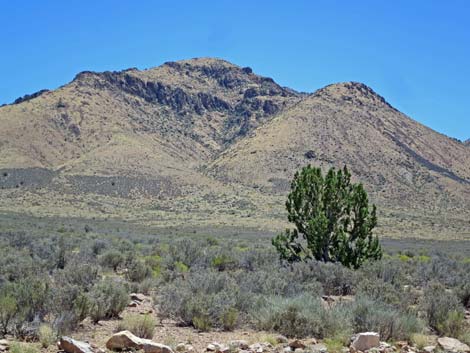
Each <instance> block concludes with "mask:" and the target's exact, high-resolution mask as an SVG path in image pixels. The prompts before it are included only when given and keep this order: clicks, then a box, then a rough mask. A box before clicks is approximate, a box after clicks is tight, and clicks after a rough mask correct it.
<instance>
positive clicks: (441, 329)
mask: <svg viewBox="0 0 470 353" xmlns="http://www.w3.org/2000/svg"><path fill="white" fill-rule="evenodd" d="M421 307H422V310H423V311H424V313H425V315H426V319H427V321H428V324H429V326H430V327H431V328H433V329H434V330H436V331H437V333H438V334H440V335H448V336H452V337H457V336H458V335H459V334H460V333H461V332H462V330H463V325H464V320H463V306H462V305H461V303H460V301H459V299H458V297H457V296H456V295H455V294H454V293H453V292H450V291H447V290H446V288H445V287H444V286H443V285H442V284H439V283H436V282H435V283H431V284H430V285H429V286H428V287H427V288H426V289H425V291H424V296H423V298H422V302H421Z"/></svg>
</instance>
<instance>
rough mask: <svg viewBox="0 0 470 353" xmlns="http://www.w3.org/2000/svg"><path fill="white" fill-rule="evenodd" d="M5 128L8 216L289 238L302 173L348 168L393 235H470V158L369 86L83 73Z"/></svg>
mask: <svg viewBox="0 0 470 353" xmlns="http://www.w3.org/2000/svg"><path fill="white" fill-rule="evenodd" d="M0 127H1V128H2V129H1V131H3V132H0V150H1V152H2V153H1V154H0V169H1V170H0V172H2V173H3V175H5V174H7V176H6V177H5V176H4V177H3V178H2V177H0V187H1V188H2V189H1V190H0V195H2V196H3V199H5V200H7V202H6V203H5V205H4V206H3V208H1V207H0V211H1V210H2V209H3V210H7V209H12V210H16V211H18V212H32V213H38V214H44V215H58V216H61V215H63V214H64V212H65V211H64V209H66V210H67V212H68V213H69V214H75V215H78V214H80V215H82V216H84V217H94V216H92V215H95V216H96V213H97V209H99V210H100V211H99V213H98V214H101V215H102V216H103V217H104V215H106V217H109V216H113V217H120V216H122V215H123V214H125V215H126V217H130V218H131V219H134V220H136V221H139V222H141V221H142V222H157V223H159V222H160V223H161V224H162V225H167V224H168V223H171V222H174V221H175V220H180V221H183V222H187V223H188V224H195V225H201V224H204V225H207V226H209V225H213V226H215V225H220V224H231V225H233V226H242V227H243V226H250V227H253V226H254V227H259V228H270V229H271V228H275V229H277V228H278V227H279V226H282V225H283V224H285V220H284V210H283V207H282V205H283V198H284V197H285V194H286V192H287V190H288V186H289V182H290V178H291V177H292V175H293V173H294V171H295V170H297V169H299V168H301V167H302V166H303V165H306V164H314V165H317V166H320V167H322V168H324V169H325V170H326V169H327V168H329V167H332V166H335V167H341V166H342V165H343V164H347V165H348V167H350V169H351V170H352V172H353V174H354V175H355V178H356V180H358V181H361V182H363V183H364V184H365V186H366V188H367V189H368V191H369V193H370V195H371V198H372V200H373V201H374V202H377V203H378V204H379V206H383V207H382V208H383V209H384V217H383V218H384V224H383V226H382V231H383V232H384V233H385V234H389V235H396V233H397V232H401V231H402V230H405V229H406V227H404V226H403V227H402V228H403V229H401V228H400V227H396V224H397V222H398V221H397V218H400V217H401V218H405V219H408V218H410V219H411V221H410V222H411V223H412V224H411V226H410V232H411V233H413V235H414V236H422V235H423V233H425V232H430V234H435V233H436V232H440V231H442V229H443V228H444V227H446V226H448V223H449V221H448V220H449V217H451V218H452V219H453V221H452V222H453V225H452V226H451V227H450V228H451V230H450V232H451V233H452V232H455V233H459V234H452V236H462V234H463V236H466V235H468V234H470V231H469V226H468V223H466V222H465V219H466V217H467V215H468V213H467V211H466V210H467V209H469V208H470V187H469V185H470V155H469V154H468V148H466V147H465V146H464V144H462V143H459V142H458V141H456V140H454V139H451V138H448V137H446V136H445V135H443V134H440V133H438V132H435V131H434V130H432V129H429V128H427V127H425V126H424V125H422V124H420V123H418V122H416V121H414V120H412V119H411V118H409V117H407V116H406V115H404V114H402V113H401V112H399V111H398V110H397V109H395V108H394V107H393V106H392V105H390V104H389V103H388V102H387V101H386V100H385V98H384V97H382V96H380V95H379V94H378V93H376V92H375V91H374V90H373V89H372V88H370V87H368V86H366V85H365V84H362V83H358V82H342V83H336V84H331V85H328V86H325V87H323V88H320V89H318V90H316V91H315V92H312V93H309V94H305V93H300V92H297V91H295V90H292V89H289V88H286V87H282V86H280V85H278V84H277V83H276V82H275V81H274V80H273V79H271V78H269V77H262V76H258V75H256V74H255V73H253V70H252V69H251V68H249V67H239V66H237V65H234V64H231V63H229V62H227V61H225V60H219V59H213V58H199V59H190V60H183V61H178V62H167V63H164V64H163V65H161V66H158V67H155V68H150V69H146V70H138V69H135V68H131V69H126V70H122V71H106V72H102V73H97V72H91V71H84V72H81V73H79V74H77V75H76V76H75V78H74V79H73V80H72V81H71V82H70V83H68V84H66V85H64V86H61V87H60V88H58V89H57V90H52V91H41V93H39V94H37V95H36V94H32V95H29V96H28V95H26V96H24V97H23V98H22V99H21V100H19V101H18V100H17V103H16V104H10V105H6V106H3V107H1V108H0ZM45 195H46V196H45ZM91 200H94V201H91ZM38 203H39V204H42V205H44V206H43V207H42V209H40V207H38V206H34V205H35V204H38ZM58 204H60V205H62V208H60V207H58V206H57V205H58ZM74 204H75V205H74ZM136 204H137V205H138V207H137V208H135V206H131V205H136ZM129 207H134V210H135V212H131V213H132V216H130V215H129V212H128V211H129ZM137 209H138V210H139V212H137ZM183 210H184V211H183ZM126 212H127V213H126ZM436 215H437V217H436ZM433 217H435V218H434V219H432V220H431V218H433ZM401 222H402V221H401ZM407 222H408V221H407ZM392 226H394V227H395V228H396V229H397V230H393V229H392ZM460 233H461V234H460Z"/></svg>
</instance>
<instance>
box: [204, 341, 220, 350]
mask: <svg viewBox="0 0 470 353" xmlns="http://www.w3.org/2000/svg"><path fill="white" fill-rule="evenodd" d="M219 349H220V344H219V343H217V342H213V343H209V344H208V345H207V348H206V351H208V352H217V351H218V350H219Z"/></svg>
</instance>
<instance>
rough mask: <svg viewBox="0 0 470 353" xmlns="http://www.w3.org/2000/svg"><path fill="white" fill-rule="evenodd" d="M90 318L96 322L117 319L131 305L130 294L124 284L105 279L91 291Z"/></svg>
mask: <svg viewBox="0 0 470 353" xmlns="http://www.w3.org/2000/svg"><path fill="white" fill-rule="evenodd" d="M89 298H90V317H91V319H92V320H93V321H94V322H98V321H99V320H102V319H109V318H113V317H117V316H118V315H119V313H121V311H123V310H124V308H125V307H126V306H127V304H128V303H129V292H128V290H127V289H126V287H125V286H124V284H122V283H120V282H118V281H116V280H113V279H109V278H107V279H104V280H102V281H101V282H98V283H97V284H96V285H95V286H94V287H93V288H92V290H91V292H90V295H89Z"/></svg>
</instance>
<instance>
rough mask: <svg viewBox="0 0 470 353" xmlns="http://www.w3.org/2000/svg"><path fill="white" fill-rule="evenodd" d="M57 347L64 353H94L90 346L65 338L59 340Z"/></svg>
mask: <svg viewBox="0 0 470 353" xmlns="http://www.w3.org/2000/svg"><path fill="white" fill-rule="evenodd" d="M58 347H59V349H62V350H63V351H64V352H66V353H95V351H94V350H93V348H92V347H91V345H90V344H88V343H86V342H81V341H77V340H74V339H72V338H70V337H66V336H63V337H61V338H60V340H59V343H58Z"/></svg>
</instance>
